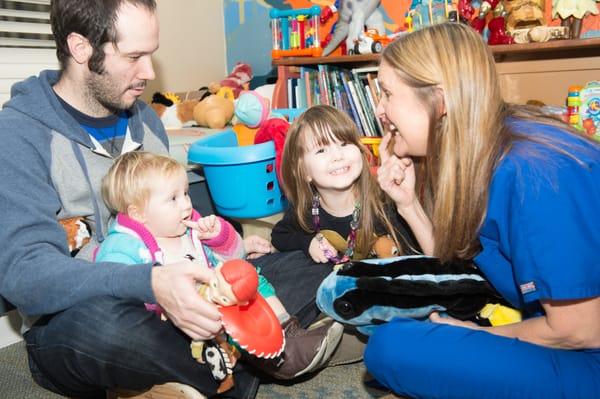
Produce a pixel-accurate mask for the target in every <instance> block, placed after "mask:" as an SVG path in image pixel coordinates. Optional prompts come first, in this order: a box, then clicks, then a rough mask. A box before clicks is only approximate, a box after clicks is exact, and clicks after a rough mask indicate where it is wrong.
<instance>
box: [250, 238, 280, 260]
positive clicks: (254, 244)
mask: <svg viewBox="0 0 600 399" xmlns="http://www.w3.org/2000/svg"><path fill="white" fill-rule="evenodd" d="M273 249H274V248H273V246H272V245H271V243H270V242H269V241H267V240H265V239H264V238H262V237H259V236H257V235H251V236H248V237H246V238H244V251H246V259H256V258H260V257H261V256H263V255H266V254H270V253H271V252H273Z"/></svg>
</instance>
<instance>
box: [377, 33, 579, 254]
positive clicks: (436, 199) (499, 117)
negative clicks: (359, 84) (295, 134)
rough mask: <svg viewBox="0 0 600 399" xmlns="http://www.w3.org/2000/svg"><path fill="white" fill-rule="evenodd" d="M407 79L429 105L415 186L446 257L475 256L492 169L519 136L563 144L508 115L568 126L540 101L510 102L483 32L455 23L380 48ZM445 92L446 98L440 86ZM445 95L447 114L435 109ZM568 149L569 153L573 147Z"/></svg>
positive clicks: (554, 145)
mask: <svg viewBox="0 0 600 399" xmlns="http://www.w3.org/2000/svg"><path fill="white" fill-rule="evenodd" d="M381 62H382V63H385V64H387V65H389V66H391V67H392V68H393V69H394V70H395V72H396V74H397V76H398V77H399V78H400V80H401V81H403V82H404V83H406V84H407V85H408V86H410V87H412V88H413V89H414V91H415V93H416V95H417V97H418V98H419V99H420V100H421V102H422V103H423V104H424V105H425V107H426V108H427V109H429V110H431V111H430V124H429V126H430V131H429V138H428V144H427V156H426V157H425V158H424V159H422V160H419V162H418V163H419V164H420V165H419V171H418V176H417V188H416V190H417V193H419V195H420V197H421V200H422V203H423V205H424V207H425V209H426V211H427V213H428V214H429V216H430V217H431V221H432V224H433V227H434V239H435V250H434V253H435V255H436V256H437V257H439V258H441V259H442V260H448V259H452V258H471V257H473V256H475V255H476V254H477V252H478V251H479V249H480V246H479V241H478V238H477V237H478V235H477V232H478V230H479V228H480V227H481V225H482V223H483V221H484V218H485V215H486V211H487V202H488V195H489V193H488V191H489V185H490V182H491V178H492V174H493V171H494V169H495V167H496V166H497V165H498V163H499V161H500V160H501V159H502V158H503V157H504V156H505V155H506V154H507V153H508V151H509V150H510V149H511V147H512V144H513V143H514V142H516V141H517V140H529V141H536V142H541V143H543V144H545V145H547V146H550V147H552V148H554V149H555V150H557V151H559V152H563V153H565V150H564V149H560V147H561V146H560V144H557V143H556V142H555V143H553V142H550V141H549V140H543V139H537V138H535V137H531V136H527V135H524V134H519V133H518V132H513V131H512V130H511V129H510V128H509V126H508V125H507V124H506V121H507V118H508V119H510V117H514V118H519V119H525V120H531V121H536V122H540V123H544V124H547V125H553V126H559V127H560V128H561V129H567V130H568V129H569V128H568V126H567V125H566V124H564V123H563V122H561V121H559V120H557V119H554V118H552V117H550V116H548V115H546V114H544V113H542V112H541V110H540V109H539V108H535V107H526V106H516V105H509V104H507V103H506V102H505V101H504V100H503V98H502V94H501V91H500V85H499V79H498V75H497V72H496V66H495V64H494V59H493V57H492V55H491V52H490V50H489V48H488V46H487V45H486V44H485V43H484V42H483V40H482V38H481V36H480V35H479V34H478V33H476V32H475V31H474V30H473V29H471V28H470V27H468V26H466V25H463V24H457V23H444V24H437V25H433V26H430V27H427V28H425V29H422V30H419V31H417V32H414V33H411V34H408V35H405V36H401V37H400V38H398V39H397V40H395V41H394V42H392V43H391V44H390V45H389V46H388V47H387V48H386V49H385V50H384V52H383V54H382V61H381ZM440 89H441V92H443V97H440V96H439V95H435V92H436V91H437V92H440ZM442 98H443V102H444V103H443V106H444V107H445V111H446V112H445V114H443V115H442V114H436V111H435V110H440V109H444V107H440V105H441V104H440V101H441V99H442ZM567 155H568V154H567Z"/></svg>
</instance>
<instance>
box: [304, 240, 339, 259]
mask: <svg viewBox="0 0 600 399" xmlns="http://www.w3.org/2000/svg"><path fill="white" fill-rule="evenodd" d="M325 251H331V253H333V254H337V250H336V249H335V248H334V247H333V245H331V244H330V243H329V241H327V238H325V237H323V236H321V237H320V238H318V237H317V236H315V237H314V238H313V239H312V240H311V242H310V246H309V247H308V253H309V255H310V257H311V258H312V260H314V261H315V262H317V263H327V262H329V258H328V257H327V256H326V255H325Z"/></svg>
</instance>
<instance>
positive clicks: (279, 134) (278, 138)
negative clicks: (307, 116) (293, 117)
mask: <svg viewBox="0 0 600 399" xmlns="http://www.w3.org/2000/svg"><path fill="white" fill-rule="evenodd" d="M289 128H290V123H289V122H288V121H286V120H285V119H281V118H271V119H267V120H266V121H265V122H264V123H263V124H262V125H261V126H260V127H259V129H258V131H257V132H256V136H255V137H254V144H260V143H264V142H267V141H269V140H273V142H274V144H275V172H276V173H277V179H278V180H279V183H281V157H282V155H283V146H284V145H285V136H286V134H287V131H288V129H289Z"/></svg>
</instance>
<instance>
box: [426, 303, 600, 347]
mask: <svg viewBox="0 0 600 399" xmlns="http://www.w3.org/2000/svg"><path fill="white" fill-rule="evenodd" d="M542 307H543V308H544V311H545V313H546V314H545V315H544V316H539V317H532V318H530V319H526V320H523V321H521V322H518V323H513V324H506V325H502V326H497V327H481V326H478V325H476V324H474V323H471V322H468V321H460V320H456V319H453V318H445V317H440V316H439V314H437V313H432V314H431V316H429V320H431V321H432V322H434V323H439V324H449V325H453V326H459V327H465V328H470V329H473V330H485V331H487V332H489V333H491V334H495V335H500V336H503V337H508V338H518V339H520V340H521V341H526V342H531V343H533V344H537V345H542V346H546V347H550V348H561V349H571V350H573V349H574V350H578V349H596V348H600V297H594V298H586V299H578V300H563V301H542Z"/></svg>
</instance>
